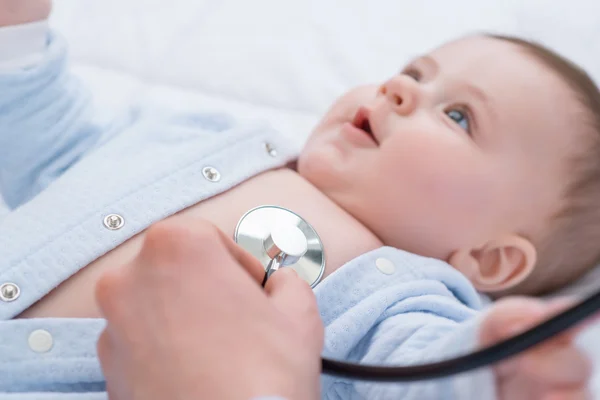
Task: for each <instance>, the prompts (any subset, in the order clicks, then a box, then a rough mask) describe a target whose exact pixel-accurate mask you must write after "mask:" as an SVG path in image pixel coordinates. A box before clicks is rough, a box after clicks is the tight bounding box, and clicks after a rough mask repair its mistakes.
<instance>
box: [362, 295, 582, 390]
mask: <svg viewBox="0 0 600 400" xmlns="http://www.w3.org/2000/svg"><path fill="white" fill-rule="evenodd" d="M427 302H432V303H435V302H436V300H435V299H434V297H433V296H432V297H430V298H429V300H428V301H426V302H424V303H423V304H421V306H422V308H423V310H422V311H421V312H414V311H413V312H409V313H401V314H397V315H395V316H394V317H391V318H389V319H386V320H384V321H383V322H382V323H381V324H380V326H379V327H377V328H376V331H375V334H374V335H373V336H372V338H373V339H375V340H373V339H371V340H370V341H369V346H368V349H369V350H368V351H367V352H366V353H365V354H364V357H363V359H362V361H363V362H365V363H374V364H381V363H391V364H397V365H400V364H406V363H409V364H411V365H415V364H422V363H428V362H432V361H439V360H443V359H447V358H449V357H453V356H455V355H460V354H464V353H465V352H466V351H467V350H469V351H472V350H475V349H476V348H479V347H481V346H489V345H491V344H494V343H496V342H498V341H500V340H502V339H505V338H507V337H510V336H513V335H515V334H517V333H520V332H521V331H523V330H525V329H527V328H528V327H530V326H532V325H534V324H536V323H539V322H541V321H543V320H545V319H546V318H549V317H550V316H551V315H552V314H554V313H556V312H557V311H560V310H562V309H564V308H565V307H566V305H568V304H567V303H565V302H555V303H544V302H542V301H539V300H535V299H528V298H511V299H506V300H501V301H499V302H498V303H496V304H494V305H493V306H492V307H491V308H490V309H489V310H488V311H487V312H486V313H485V314H484V315H482V316H481V317H479V318H476V319H472V320H470V321H467V322H464V323H461V324H457V323H456V322H453V320H454V318H444V317H442V316H441V315H443V313H442V314H440V313H438V312H436V311H435V310H436V309H437V310H439V309H440V308H439V307H433V308H432V309H430V312H428V311H427V310H428V307H427V305H426V303H427ZM411 308H412V306H411ZM413 310H414V308H413ZM450 314H452V313H450ZM580 329H581V328H578V329H574V330H571V331H570V332H567V333H566V334H562V335H560V336H559V337H557V338H555V339H553V340H550V341H549V342H547V343H545V344H543V345H541V346H537V347H536V348H534V349H533V350H530V351H527V352H525V353H523V354H521V355H519V356H517V357H513V358H511V359H509V360H508V361H504V362H502V363H500V364H497V365H494V366H493V368H488V369H482V370H479V371H475V372H470V373H467V374H463V375H459V376H456V377H453V378H450V379H444V380H437V381H430V382H423V383H414V384H407V385H402V386H401V385H381V384H378V385H373V384H358V385H357V387H356V389H357V390H358V391H359V392H360V393H361V394H363V395H364V396H365V398H369V399H387V398H397V399H400V398H402V399H422V398H423V399H424V398H442V397H443V398H447V399H461V400H462V399H481V400H485V399H494V398H497V399H499V400H533V399H550V398H552V399H553V398H569V399H586V398H588V397H587V395H588V392H587V384H588V382H589V379H590V376H591V370H592V368H591V364H590V361H589V360H588V359H587V357H586V356H585V354H584V353H582V352H581V351H580V350H578V349H577V347H576V345H575V335H576V333H577V332H578V331H579V330H580Z"/></svg>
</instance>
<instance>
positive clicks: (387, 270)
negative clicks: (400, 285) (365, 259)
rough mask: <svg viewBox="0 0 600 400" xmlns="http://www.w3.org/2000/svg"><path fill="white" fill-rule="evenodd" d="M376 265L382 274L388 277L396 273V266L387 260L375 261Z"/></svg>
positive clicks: (379, 259)
mask: <svg viewBox="0 0 600 400" xmlns="http://www.w3.org/2000/svg"><path fill="white" fill-rule="evenodd" d="M375 265H376V266H377V269H378V270H379V271H380V272H381V273H383V274H386V275H391V274H393V273H394V271H396V267H395V266H394V264H393V263H392V262H391V261H390V260H388V259H387V258H378V259H377V260H375Z"/></svg>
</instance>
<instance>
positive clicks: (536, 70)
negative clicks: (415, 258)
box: [298, 37, 577, 259]
mask: <svg viewBox="0 0 600 400" xmlns="http://www.w3.org/2000/svg"><path fill="white" fill-rule="evenodd" d="M575 109H576V102H575V101H574V100H573V96H572V95H571V92H570V91H569V90H568V88H567V87H566V85H565V84H564V83H563V82H562V81H561V80H560V79H559V78H558V77H557V76H555V75H554V74H553V73H552V72H550V71H549V70H548V69H546V68H545V67H544V66H543V65H542V64H541V63H539V62H537V61H536V60H534V59H533V58H532V57H531V56H529V55H527V54H526V53H524V51H523V50H522V49H521V48H519V47H517V46H515V45H513V44H510V43H507V42H503V41H500V40H496V39H491V38H485V37H472V38H467V39H463V40H459V41H456V42H452V43H449V44H447V45H444V46H442V47H441V48H439V49H437V50H435V51H433V52H432V53H430V54H428V55H426V56H425V57H422V58H418V59H417V60H415V61H414V62H412V63H410V64H409V65H408V66H407V67H406V68H404V69H403V71H402V72H401V73H399V74H398V75H396V76H393V77H392V78H391V79H389V80H388V81H386V82H384V83H383V84H380V85H371V86H364V87H360V88H357V89H355V90H352V91H350V92H349V93H347V94H346V95H344V96H343V97H341V98H340V99H339V100H338V101H337V102H336V103H335V104H334V105H333V106H332V108H331V109H330V111H329V112H328V113H327V114H326V115H325V117H324V118H323V120H322V121H321V122H320V123H319V125H318V126H317V127H316V128H315V130H314V132H313V134H312V135H311V137H310V139H309V140H308V142H307V144H306V147H305V149H304V150H303V152H302V154H301V156H300V158H299V161H298V170H299V172H300V173H301V174H302V175H303V176H305V177H306V178H307V179H308V180H310V181H311V182H312V183H313V184H314V185H315V186H317V187H318V188H319V189H320V190H321V191H323V192H324V193H325V194H327V195H328V196H329V197H330V198H331V199H333V200H334V201H336V202H337V203H338V204H339V205H341V206H342V207H343V208H345V209H346V210H347V211H348V212H349V213H350V214H352V215H354V216H355V217H356V218H357V219H359V220H360V221H361V222H362V223H363V224H364V225H366V226H367V227H368V228H370V229H371V230H372V231H373V232H374V233H375V234H376V235H378V236H379V237H380V239H382V240H383V242H384V243H385V244H387V245H391V246H395V247H399V248H402V249H405V250H408V251H411V252H415V253H418V254H422V255H426V256H430V257H436V258H441V259H447V258H448V257H449V256H450V255H451V254H452V253H453V252H454V251H456V250H459V249H464V248H470V249H477V248H479V247H480V246H483V245H485V244H486V242H488V241H490V240H493V239H494V238H495V237H498V236H499V235H503V234H509V233H518V234H520V235H524V236H525V237H531V236H535V235H538V234H539V233H541V232H542V231H543V229H544V223H545V221H547V219H548V217H549V216H550V214H551V213H553V212H555V211H556V210H557V208H558V207H559V206H560V205H561V204H560V199H561V194H562V189H563V186H564V182H565V180H566V177H567V170H566V167H565V164H566V163H565V162H564V160H565V156H566V155H567V154H569V153H572V152H573V151H574V150H573V149H574V148H575V147H574V146H575V145H576V140H575V138H574V136H575V135H574V134H573V127H574V126H576V124H577V121H573V120H572V118H571V117H569V116H570V115H573V114H575V112H571V111H575ZM367 121H368V125H369V128H370V129H369V128H367ZM354 125H358V128H357V127H355V126H354ZM360 128H366V130H367V131H369V130H370V132H371V133H367V132H365V131H364V130H361V129H360Z"/></svg>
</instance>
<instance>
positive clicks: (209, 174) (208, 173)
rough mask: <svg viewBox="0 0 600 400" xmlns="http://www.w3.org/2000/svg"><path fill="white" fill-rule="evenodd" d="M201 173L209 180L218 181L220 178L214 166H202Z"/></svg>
mask: <svg viewBox="0 0 600 400" xmlns="http://www.w3.org/2000/svg"><path fill="white" fill-rule="evenodd" d="M202 175H204V177H205V178H206V179H208V180H209V181H211V182H218V181H219V180H220V179H221V173H220V172H219V171H217V169H216V168H214V167H204V168H203V169H202Z"/></svg>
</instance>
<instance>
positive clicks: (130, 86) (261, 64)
mask: <svg viewBox="0 0 600 400" xmlns="http://www.w3.org/2000/svg"><path fill="white" fill-rule="evenodd" d="M55 6H56V7H55V12H54V14H53V17H52V24H53V26H55V27H57V28H59V29H60V31H61V32H62V33H63V34H64V35H65V36H67V38H68V39H69V41H70V45H71V55H72V60H73V62H74V66H75V72H76V73H77V74H78V75H80V76H81V78H82V79H84V80H85V81H86V82H87V83H88V84H89V85H90V87H91V88H92V90H93V91H94V93H95V96H96V101H97V102H98V103H99V104H101V107H100V108H101V109H103V110H104V114H102V115H99V116H98V118H111V117H112V115H113V114H114V113H116V112H117V110H122V109H123V107H126V108H128V109H130V110H132V112H134V111H135V109H136V108H137V107H140V106H143V107H150V108H152V107H157V108H163V107H167V108H172V109H178V110H182V111H184V110H186V109H192V108H193V109H197V108H199V107H200V108H203V109H205V110H215V111H217V110H222V109H223V108H227V109H228V110H230V111H231V112H234V113H236V114H237V115H239V116H248V117H252V118H264V119H266V120H268V121H269V122H270V123H271V124H272V125H274V126H275V127H277V128H278V129H279V130H280V131H281V132H282V134H285V135H288V136H289V138H290V140H292V141H294V142H295V143H296V144H297V145H298V146H301V145H302V143H303V141H304V139H305V138H306V137H307V134H308V133H309V132H310V128H311V127H312V125H313V124H314V123H315V122H316V121H317V118H318V117H319V115H320V114H321V113H322V112H323V111H324V110H325V109H326V107H327V106H328V104H329V103H330V102H331V101H332V100H333V99H334V98H335V97H336V96H338V95H339V94H341V93H343V92H344V91H345V90H346V89H348V88H350V87H352V86H354V85H356V84H360V83H365V82H377V81H380V80H382V79H384V78H386V77H388V76H389V75H391V74H393V73H395V72H396V71H397V70H398V69H399V68H400V67H401V66H402V65H403V64H404V63H405V62H406V61H407V60H409V59H410V58H412V57H413V56H415V55H418V54H419V53H421V52H423V51H426V50H427V49H429V48H432V47H434V46H436V45H438V44H440V43H441V42H444V41H446V40H448V39H450V38H453V37H457V36H461V35H464V34H467V33H470V32H474V31H486V32H498V33H509V34H519V35H522V36H525V37H528V38H533V39H537V40H539V41H541V42H542V43H545V44H547V45H549V46H551V47H553V48H554V49H556V50H558V51H560V52H561V53H563V54H564V55H566V56H568V57H570V58H571V59H573V60H574V61H576V62H578V63H579V64H580V65H582V66H584V68H586V69H587V70H588V71H589V72H590V73H591V74H592V76H593V77H594V78H595V80H596V82H600V51H598V50H600V45H598V44H597V38H598V37H599V35H600V3H598V2H597V1H596V0H571V1H569V2H561V1H557V0H553V1H543V0H528V1H527V2H523V1H517V0H502V1H499V0H498V1H495V2H483V1H478V0H455V1H453V2H441V1H432V0H429V1H418V2H417V1H409V0H395V1H389V0H345V1H343V2H342V1H339V0H286V1H281V0H253V1H244V0H213V1H209V0H170V1H168V2H165V1H163V0H104V1H102V2H99V1H95V0H55ZM0 208H2V207H0ZM3 212H6V210H4V211H0V218H1V214H2V213H3ZM599 245H600V244H599ZM598 286H600V268H598V269H597V270H596V271H593V272H591V273H590V275H589V276H588V277H586V278H585V279H583V280H582V281H580V282H578V283H576V284H575V285H573V286H571V287H569V288H567V289H565V291H564V293H568V294H573V293H576V294H577V293H586V292H588V291H589V290H593V289H595V288H596V287H598ZM599 334H600V325H598V326H596V327H592V328H591V329H589V330H588V331H587V332H585V333H584V334H583V335H582V337H581V344H582V346H584V347H585V348H586V349H587V350H588V351H589V352H590V354H592V355H593V356H594V358H595V359H596V360H600V343H598V344H597V343H595V342H596V339H595V338H598V337H599V336H598V335H599ZM593 388H594V390H595V393H596V398H600V374H597V375H596V377H595V380H594V382H593Z"/></svg>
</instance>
